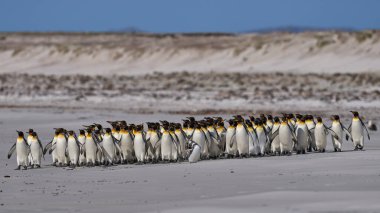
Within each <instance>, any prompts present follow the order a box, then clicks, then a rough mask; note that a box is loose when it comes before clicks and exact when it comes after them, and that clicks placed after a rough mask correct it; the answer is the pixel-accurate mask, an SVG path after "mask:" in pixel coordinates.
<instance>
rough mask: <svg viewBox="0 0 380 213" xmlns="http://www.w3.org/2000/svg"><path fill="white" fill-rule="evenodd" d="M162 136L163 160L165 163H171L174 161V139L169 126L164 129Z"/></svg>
mask: <svg viewBox="0 0 380 213" xmlns="http://www.w3.org/2000/svg"><path fill="white" fill-rule="evenodd" d="M162 129H163V131H162V136H161V145H160V148H161V160H162V161H164V162H170V161H171V159H172V151H173V148H172V146H173V137H172V136H171V134H170V132H169V126H168V125H164V126H163V127H162Z"/></svg>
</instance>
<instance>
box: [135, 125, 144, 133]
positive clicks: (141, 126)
mask: <svg viewBox="0 0 380 213" xmlns="http://www.w3.org/2000/svg"><path fill="white" fill-rule="evenodd" d="M143 130H144V125H142V124H140V125H137V126H136V131H137V132H142V131H143Z"/></svg>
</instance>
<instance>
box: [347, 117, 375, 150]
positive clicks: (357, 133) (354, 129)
mask: <svg viewBox="0 0 380 213" xmlns="http://www.w3.org/2000/svg"><path fill="white" fill-rule="evenodd" d="M351 113H352V114H353V115H354V117H353V118H352V121H351V124H350V126H349V127H348V130H349V132H350V133H351V136H352V141H353V144H354V147H355V150H363V147H364V130H365V131H366V132H367V137H368V140H371V138H370V136H369V132H368V129H367V127H366V126H365V124H364V122H363V120H362V119H361V118H360V116H359V112H357V111H351ZM346 138H347V137H346Z"/></svg>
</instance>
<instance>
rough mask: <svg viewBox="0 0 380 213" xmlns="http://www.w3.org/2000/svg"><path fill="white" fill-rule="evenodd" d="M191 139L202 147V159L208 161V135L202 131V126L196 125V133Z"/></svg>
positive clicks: (194, 132)
mask: <svg viewBox="0 0 380 213" xmlns="http://www.w3.org/2000/svg"><path fill="white" fill-rule="evenodd" d="M190 138H191V139H192V140H193V141H194V142H195V143H197V144H198V145H199V146H200V147H201V159H208V158H209V154H208V147H207V146H208V144H207V141H206V140H207V138H206V134H205V133H204V132H203V130H202V126H201V125H200V124H199V123H195V126H194V131H193V133H192V134H191V135H190Z"/></svg>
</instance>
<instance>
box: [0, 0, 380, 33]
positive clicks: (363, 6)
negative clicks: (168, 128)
mask: <svg viewBox="0 0 380 213" xmlns="http://www.w3.org/2000/svg"><path fill="white" fill-rule="evenodd" d="M283 26H302V27H305V26H306V27H318V28H319V27H323V28H330V27H345V28H353V29H380V0H379V1H377V0H1V4H0V31H108V30H118V29H123V28H128V27H136V28H138V29H141V30H144V31H148V32H161V33H162V32H210V31H213V32H245V31H249V30H252V29H262V28H273V27H283Z"/></svg>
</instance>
